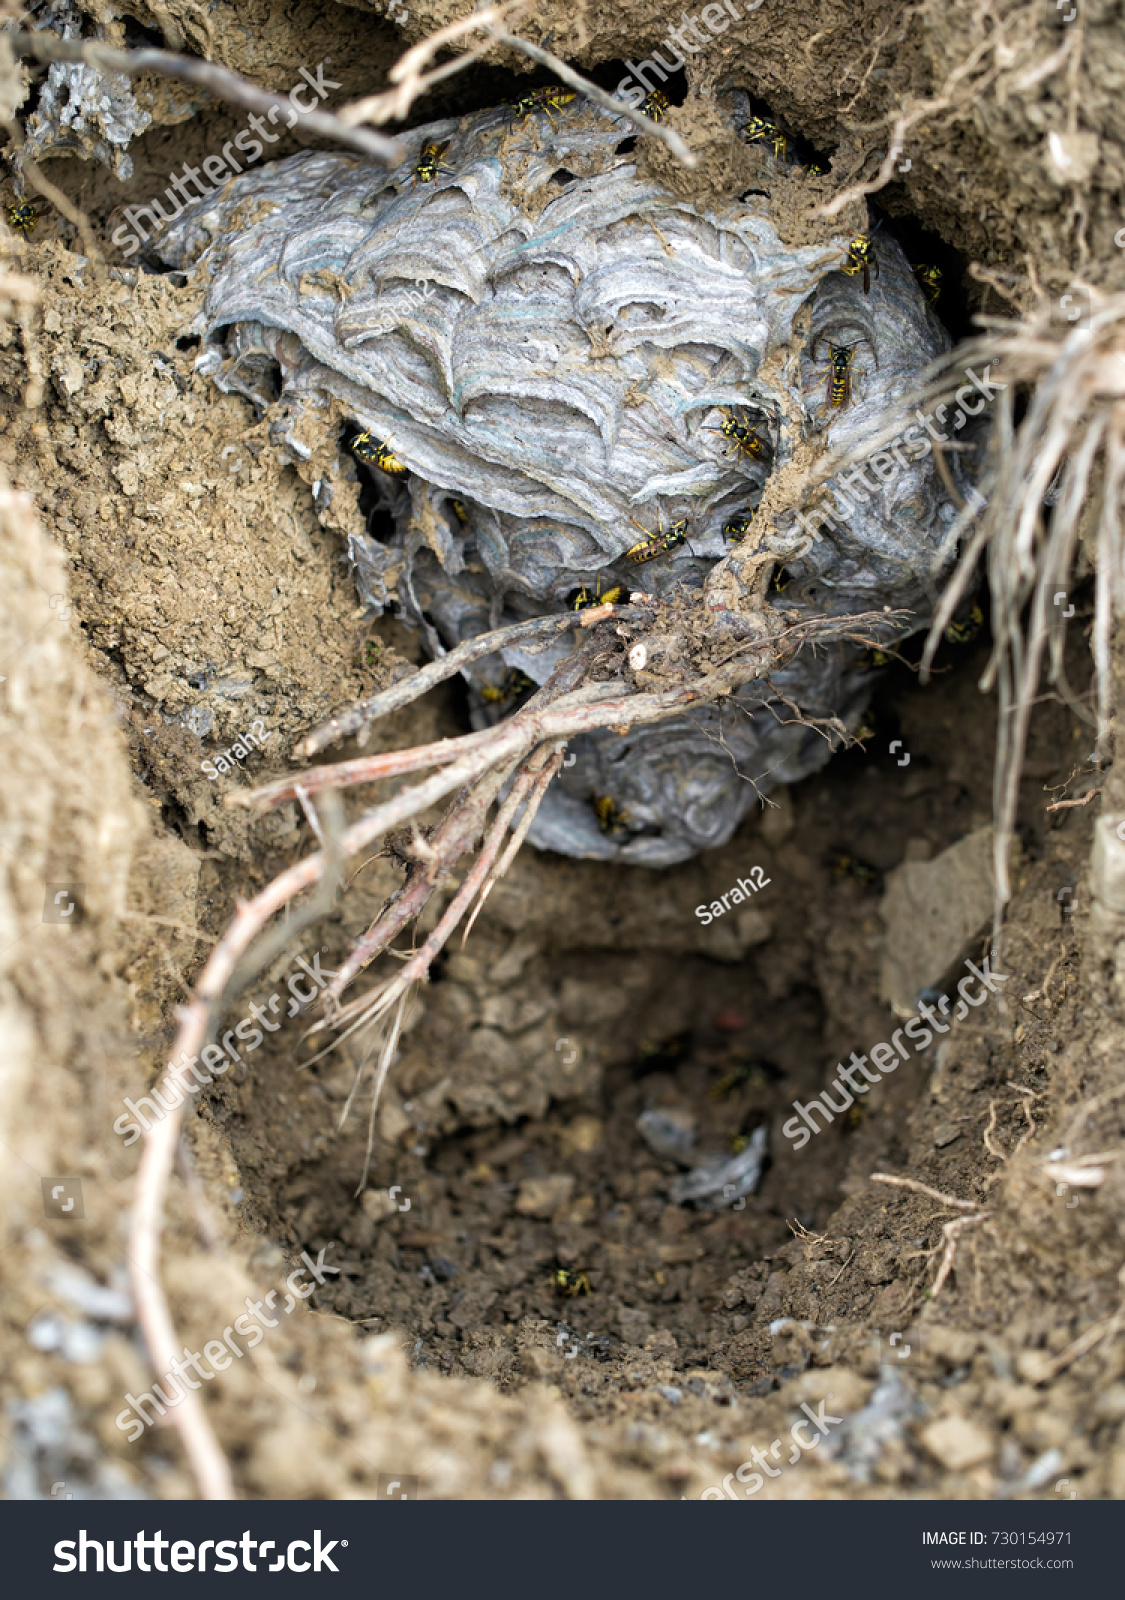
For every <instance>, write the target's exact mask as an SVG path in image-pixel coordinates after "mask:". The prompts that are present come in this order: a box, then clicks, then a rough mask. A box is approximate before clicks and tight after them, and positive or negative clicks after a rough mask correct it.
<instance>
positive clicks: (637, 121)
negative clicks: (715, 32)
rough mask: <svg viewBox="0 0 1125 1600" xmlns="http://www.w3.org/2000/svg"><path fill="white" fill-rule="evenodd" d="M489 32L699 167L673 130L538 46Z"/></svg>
mask: <svg viewBox="0 0 1125 1600" xmlns="http://www.w3.org/2000/svg"><path fill="white" fill-rule="evenodd" d="M489 32H490V33H491V35H492V37H493V38H494V39H495V40H496V42H497V44H506V45H507V46H508V48H509V49H510V50H518V51H519V52H520V54H521V55H525V56H527V57H528V58H529V59H530V60H532V61H537V62H538V63H539V65H540V66H541V67H547V68H549V69H550V71H551V72H553V73H554V74H555V77H556V78H560V79H561V80H562V82H563V83H565V84H566V85H567V87H568V88H571V89H577V91H578V93H579V94H584V95H585V96H586V98H587V100H592V101H593V102H594V104H595V105H596V106H601V108H602V110H603V111H607V112H608V113H609V115H610V116H611V117H623V118H624V119H625V121H626V122H631V123H632V124H633V126H634V128H639V129H640V131H641V132H642V133H651V134H652V136H653V138H655V139H659V140H661V142H662V143H663V144H666V145H667V146H668V149H669V150H670V151H671V152H672V154H673V155H674V156H675V158H676V160H677V161H679V162H681V163H682V165H683V166H685V167H694V166H697V165H698V161H697V159H696V157H695V155H694V154H693V152H692V151H691V150H690V149H689V148H688V146H687V145H686V144H685V143H684V141H683V139H682V138H681V137H680V135H679V134H678V133H677V132H676V130H675V129H674V128H666V127H664V125H663V124H662V123H660V122H654V121H653V120H652V118H651V117H646V116H645V115H644V113H643V112H641V111H634V109H633V107H632V106H629V105H626V104H625V102H624V101H623V100H615V99H614V98H613V96H612V95H611V94H607V93H606V91H605V90H604V89H599V88H598V86H597V84H596V83H591V82H590V80H589V78H584V77H582V75H581V74H580V73H578V72H575V70H574V68H573V67H568V66H567V64H566V62H565V61H560V60H559V58H558V56H553V55H552V54H551V53H550V51H549V50H543V49H541V48H540V47H539V46H538V45H535V44H531V43H529V42H528V40H527V39H519V38H517V37H516V35H515V34H513V33H508V32H507V31H506V30H505V29H502V28H497V27H494V26H492V27H490V28H489Z"/></svg>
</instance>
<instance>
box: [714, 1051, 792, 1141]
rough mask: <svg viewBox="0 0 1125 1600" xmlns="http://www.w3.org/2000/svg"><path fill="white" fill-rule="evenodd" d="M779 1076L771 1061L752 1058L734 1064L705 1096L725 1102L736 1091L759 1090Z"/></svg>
mask: <svg viewBox="0 0 1125 1600" xmlns="http://www.w3.org/2000/svg"><path fill="white" fill-rule="evenodd" d="M780 1075H781V1074H780V1071H779V1069H778V1068H777V1067H776V1066H775V1065H774V1063H773V1062H772V1061H766V1060H765V1059H764V1058H763V1057H761V1056H754V1057H753V1058H752V1059H750V1060H749V1061H738V1062H736V1063H735V1065H734V1066H733V1067H731V1069H730V1071H729V1072H724V1073H723V1075H722V1077H721V1078H720V1079H719V1080H718V1082H717V1083H713V1084H712V1085H711V1087H710V1088H709V1089H708V1091H707V1096H708V1099H710V1100H727V1099H729V1098H730V1096H731V1095H732V1094H734V1092H735V1090H737V1089H761V1088H763V1087H764V1086H765V1085H766V1084H767V1083H769V1081H770V1080H771V1079H774V1078H778V1077H780ZM751 1131H752V1130H751ZM736 1153H737V1152H736Z"/></svg>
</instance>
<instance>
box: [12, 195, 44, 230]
mask: <svg viewBox="0 0 1125 1600" xmlns="http://www.w3.org/2000/svg"><path fill="white" fill-rule="evenodd" d="M38 221H39V213H38V211H36V209H35V207H34V206H33V205H32V204H31V201H30V200H17V201H16V203H15V205H11V206H9V207H8V226H9V227H10V228H15V229H16V230H17V232H19V233H22V234H23V236H24V238H25V239H30V238H31V230H32V228H34V226H35V224H36V223H37V222H38Z"/></svg>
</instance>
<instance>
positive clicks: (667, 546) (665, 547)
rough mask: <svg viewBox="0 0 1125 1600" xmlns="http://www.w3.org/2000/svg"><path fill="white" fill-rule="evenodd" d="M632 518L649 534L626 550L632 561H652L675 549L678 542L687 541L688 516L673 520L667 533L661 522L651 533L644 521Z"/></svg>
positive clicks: (642, 530)
mask: <svg viewBox="0 0 1125 1600" xmlns="http://www.w3.org/2000/svg"><path fill="white" fill-rule="evenodd" d="M658 515H659V514H658ZM632 520H633V522H634V524H635V526H636V527H638V528H640V530H641V532H642V533H644V534H648V537H647V538H646V539H642V540H641V541H640V543H639V544H635V545H632V546H631V547H630V548H629V549H628V550H626V552H625V554H626V556H627V557H628V559H629V560H630V561H636V562H641V561H652V560H654V559H655V558H656V557H657V556H662V555H666V554H667V553H668V551H669V550H674V549H675V548H676V546H677V545H678V544H684V543H686V541H687V530H688V519H687V517H684V518H683V519H682V520H681V521H680V522H673V523H672V525H671V527H670V528H669V529H668V532H667V533H665V532H664V529H663V527H662V526H660V524H659V522H658V524H657V531H656V533H649V530H648V529H647V528H646V527H645V526H644V525H643V523H640V522H637V519H636V517H634V518H633V519H632Z"/></svg>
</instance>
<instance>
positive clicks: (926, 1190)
mask: <svg viewBox="0 0 1125 1600" xmlns="http://www.w3.org/2000/svg"><path fill="white" fill-rule="evenodd" d="M870 1181H871V1182H872V1183H889V1184H893V1185H894V1187H895V1188H896V1189H910V1190H912V1191H913V1193H914V1194H924V1195H928V1196H929V1198H930V1199H931V1200H940V1201H941V1203H942V1205H943V1206H953V1208H954V1209H955V1210H957V1211H975V1210H976V1209H977V1207H976V1202H975V1201H973V1200H958V1199H957V1196H956V1195H952V1194H942V1192H941V1190H940V1189H931V1188H930V1186H929V1184H928V1183H919V1182H918V1180H917V1179H916V1178H896V1177H894V1175H893V1174H892V1173H889V1172H873V1173H872V1174H871V1179H870Z"/></svg>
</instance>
